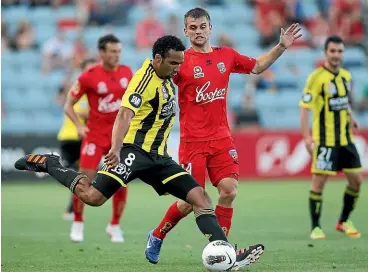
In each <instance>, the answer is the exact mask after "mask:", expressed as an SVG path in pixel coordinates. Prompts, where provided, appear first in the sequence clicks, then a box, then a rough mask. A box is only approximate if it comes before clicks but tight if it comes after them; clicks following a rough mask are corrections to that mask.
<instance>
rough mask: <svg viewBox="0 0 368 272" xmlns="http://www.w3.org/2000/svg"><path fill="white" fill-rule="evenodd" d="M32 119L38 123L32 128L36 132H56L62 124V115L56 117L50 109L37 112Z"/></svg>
mask: <svg viewBox="0 0 368 272" xmlns="http://www.w3.org/2000/svg"><path fill="white" fill-rule="evenodd" d="M32 120H33V123H34V124H36V125H35V126H34V127H33V128H32V130H33V132H36V133H56V132H57V131H58V130H59V128H60V126H61V124H62V116H60V117H54V116H52V115H51V114H50V113H49V112H48V111H39V112H37V114H34V115H33V117H32Z"/></svg>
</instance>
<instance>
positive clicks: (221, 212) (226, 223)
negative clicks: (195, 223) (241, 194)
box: [215, 205, 234, 236]
mask: <svg viewBox="0 0 368 272" xmlns="http://www.w3.org/2000/svg"><path fill="white" fill-rule="evenodd" d="M233 213H234V209H233V208H226V207H222V206H219V205H217V206H216V209H215V214H216V216H217V220H218V222H219V225H220V226H221V228H222V229H223V230H224V232H225V234H226V236H229V232H230V228H231V219H232V218H233Z"/></svg>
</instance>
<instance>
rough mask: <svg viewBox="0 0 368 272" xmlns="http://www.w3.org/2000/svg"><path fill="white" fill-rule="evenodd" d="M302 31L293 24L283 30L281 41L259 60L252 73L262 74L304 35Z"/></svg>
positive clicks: (297, 25)
mask: <svg viewBox="0 0 368 272" xmlns="http://www.w3.org/2000/svg"><path fill="white" fill-rule="evenodd" d="M300 30H301V28H300V26H299V24H292V25H291V26H289V28H288V29H287V30H286V31H285V30H284V29H283V28H282V29H281V35H280V41H279V43H278V44H277V45H276V46H275V47H273V48H272V49H271V50H270V51H269V52H267V53H266V54H264V55H263V56H261V57H259V58H257V62H256V65H255V66H254V68H253V70H252V73H254V74H260V73H262V72H263V71H265V70H266V69H267V68H268V67H270V66H271V65H272V63H274V62H275V61H276V60H277V59H278V58H279V57H280V56H281V55H282V54H283V53H284V51H285V50H286V49H287V48H288V47H289V46H291V45H292V44H293V43H294V41H295V40H297V39H299V38H300V37H301V36H302V34H301V33H299V32H300Z"/></svg>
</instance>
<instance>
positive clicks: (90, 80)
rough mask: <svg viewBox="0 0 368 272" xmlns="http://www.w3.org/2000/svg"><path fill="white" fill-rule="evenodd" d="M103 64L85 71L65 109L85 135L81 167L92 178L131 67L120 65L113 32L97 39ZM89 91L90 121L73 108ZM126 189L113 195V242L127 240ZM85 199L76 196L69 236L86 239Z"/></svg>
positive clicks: (110, 229)
mask: <svg viewBox="0 0 368 272" xmlns="http://www.w3.org/2000/svg"><path fill="white" fill-rule="evenodd" d="M98 50H99V56H100V58H101V64H98V65H97V66H95V67H93V68H91V69H89V70H88V71H86V72H84V73H82V74H81V75H80V76H79V78H78V80H77V82H76V83H75V84H74V86H73V87H72V89H71V91H70V92H69V94H68V98H67V101H66V104H65V107H64V109H65V113H66V114H67V115H68V117H69V118H70V119H71V120H72V121H73V123H74V124H75V125H76V127H77V130H78V135H79V137H81V138H83V142H82V147H81V154H80V163H79V166H80V171H81V172H82V173H84V174H85V175H87V176H88V177H89V178H90V179H91V180H92V179H94V177H95V175H96V169H97V168H98V166H99V164H100V161H101V159H102V157H103V155H105V154H107V152H108V151H109V149H110V145H111V133H112V127H113V124H114V120H115V117H116V114H117V112H118V110H119V107H120V103H121V97H122V96H123V94H124V92H125V90H126V88H127V87H128V84H129V81H130V80H131V78H132V75H133V73H132V70H131V68H130V67H128V66H126V65H120V64H119V63H120V55H121V43H120V40H119V39H118V38H117V37H116V36H114V35H111V34H108V35H105V36H102V37H101V38H100V39H99V40H98ZM83 95H86V96H87V99H88V103H89V107H90V111H89V116H88V121H87V124H86V125H85V124H83V123H81V122H80V120H79V117H78V115H77V114H76V112H75V111H74V108H73V106H74V104H75V103H77V101H78V100H79V99H80V98H81V97H82V96H83ZM126 198H127V189H126V188H121V189H120V190H118V191H117V192H116V193H115V195H114V197H113V199H112V209H113V211H112V218H111V221H110V224H109V225H108V226H107V228H106V232H107V233H108V235H109V236H110V238H111V241H112V242H118V243H122V242H123V241H124V238H123V234H122V231H121V228H120V217H121V215H122V213H123V211H124V207H125V202H126ZM83 208H84V203H83V202H82V201H80V200H79V199H78V197H77V196H75V195H74V196H73V211H74V216H75V217H74V222H73V224H72V227H71V233H70V239H71V240H72V241H75V242H82V241H83V240H84V223H83V222H84V220H83Z"/></svg>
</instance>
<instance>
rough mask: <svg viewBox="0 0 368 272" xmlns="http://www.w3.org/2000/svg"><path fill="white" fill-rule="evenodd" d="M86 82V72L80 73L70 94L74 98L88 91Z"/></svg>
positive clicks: (78, 97)
mask: <svg viewBox="0 0 368 272" xmlns="http://www.w3.org/2000/svg"><path fill="white" fill-rule="evenodd" d="M88 82H89V80H88V76H87V73H86V72H84V73H82V74H81V75H80V76H79V77H78V79H77V81H76V82H75V83H74V85H73V87H72V90H71V95H72V96H73V97H74V98H76V99H80V98H81V97H82V96H83V95H84V94H86V93H87V91H88Z"/></svg>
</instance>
